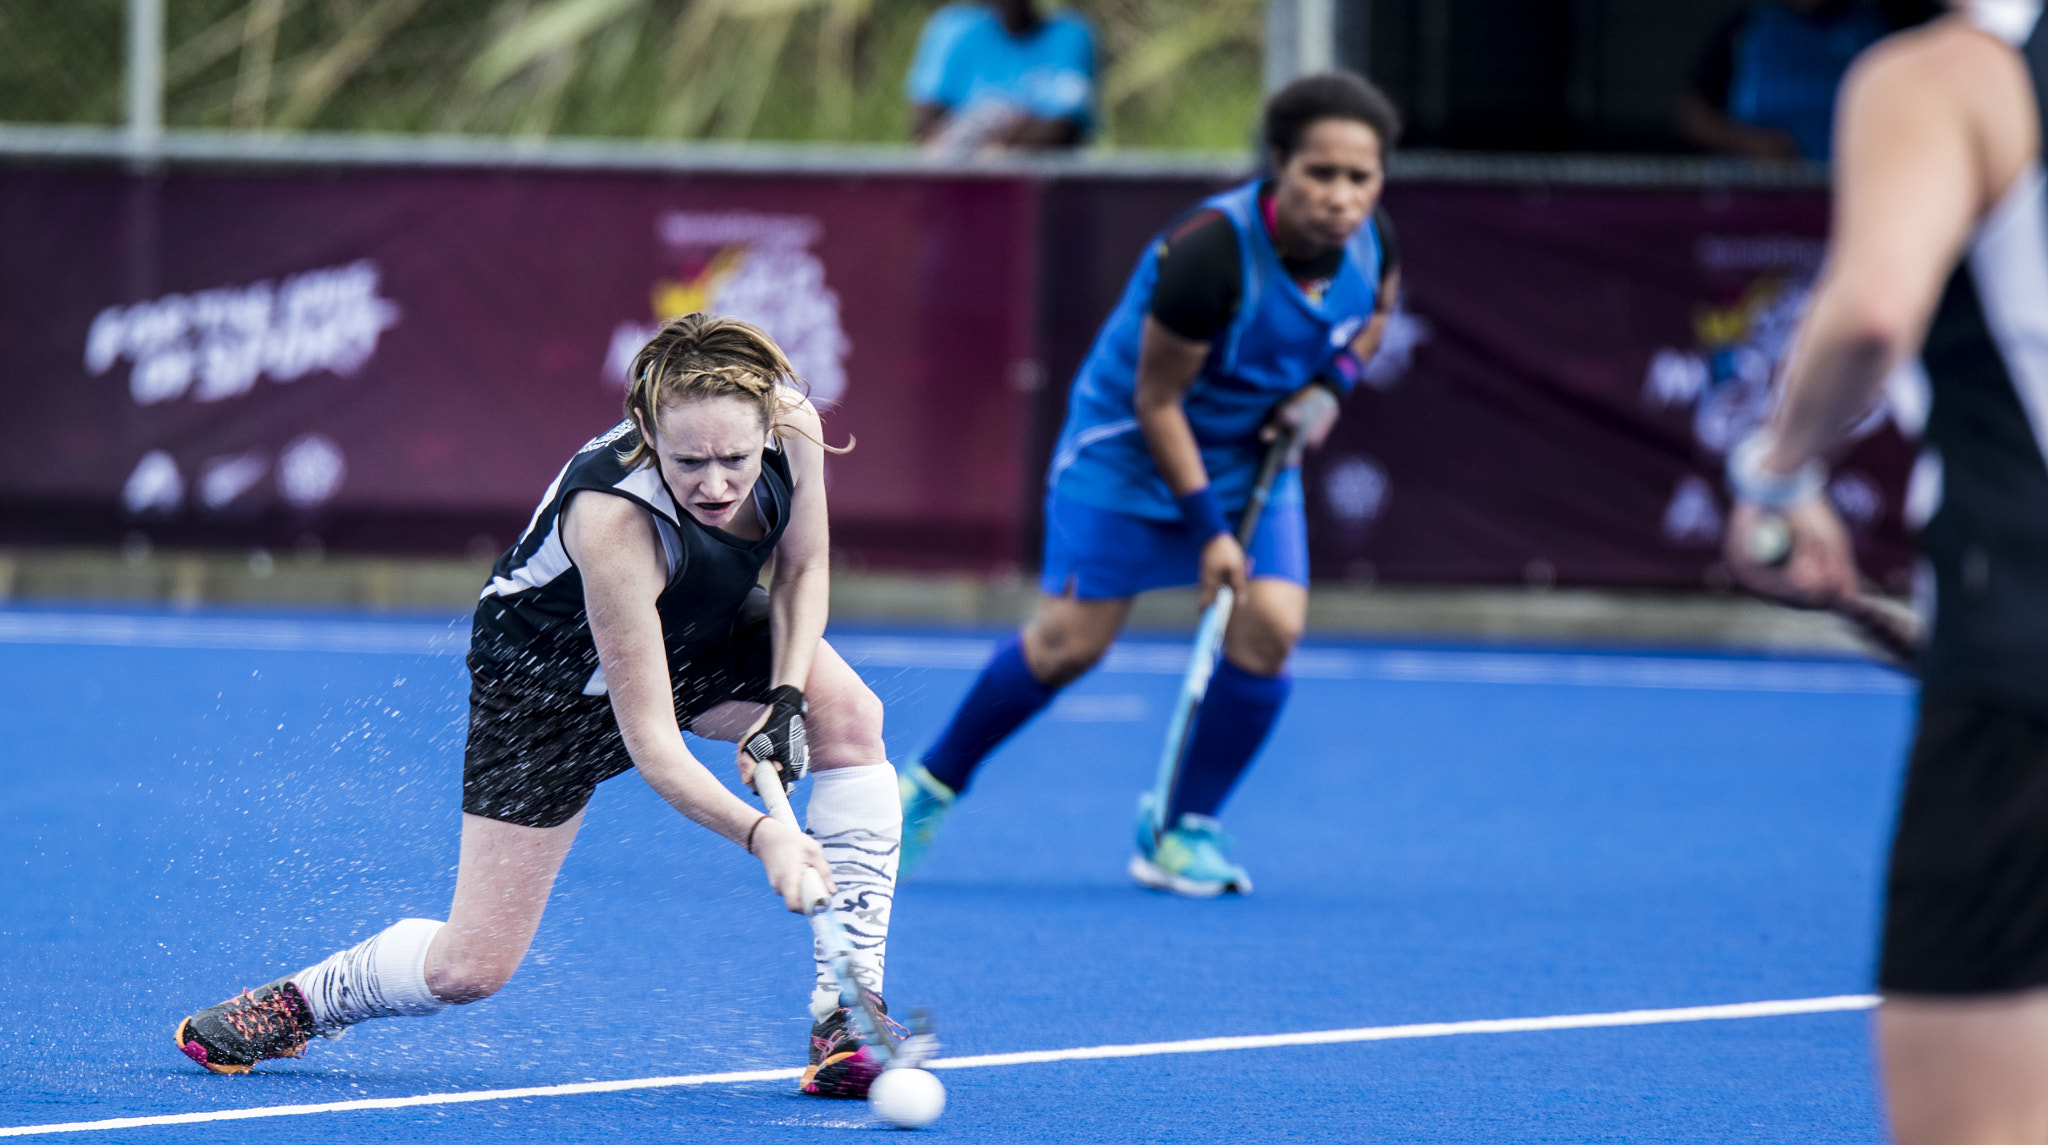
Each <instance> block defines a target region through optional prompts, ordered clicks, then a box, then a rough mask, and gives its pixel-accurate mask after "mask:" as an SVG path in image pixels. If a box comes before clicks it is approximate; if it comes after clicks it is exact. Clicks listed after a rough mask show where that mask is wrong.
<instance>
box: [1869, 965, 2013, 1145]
mask: <svg viewBox="0 0 2048 1145" xmlns="http://www.w3.org/2000/svg"><path fill="white" fill-rule="evenodd" d="M1877 1032H1878V1044H1879V1048H1880V1052H1881V1056H1882V1061H1883V1066H1884V1073H1885V1088H1886V1096H1887V1099H1888V1103H1889V1105H1890V1112H1891V1121H1892V1133H1893V1135H1894V1136H1895V1137H1896V1138H1897V1140H1898V1141H1899V1143H1900V1145H2039V1143H2040V1142H2043V1141H2048V990H2031V991H2027V992H2025V993H2020V994H2001V995H1993V996H1988V997H1970V998H1942V997H1935V996H1931V995H1890V996H1887V997H1886V998H1885V1000H1884V1004H1883V1005H1882V1006H1880V1007H1879V1008H1878V1012H1877Z"/></svg>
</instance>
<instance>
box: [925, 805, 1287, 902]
mask: <svg viewBox="0 0 2048 1145" xmlns="http://www.w3.org/2000/svg"><path fill="white" fill-rule="evenodd" d="M905 838H906V839H907V838H908V835H907V834H906V835H905ZM1229 846H1230V837H1229V836H1228V835H1225V834H1224V833H1223V825H1222V824H1221V823H1218V822H1217V821H1216V820H1215V819H1213V818H1211V817H1210V816H1207V815H1193V814H1189V815H1182V816H1181V817H1180V822H1178V823H1176V824H1174V825H1173V826H1172V827H1170V828H1168V829H1167V830H1166V831H1164V832H1162V833H1161V834H1160V835H1159V837H1158V839H1156V840H1155V839H1154V838H1153V837H1152V795H1151V793H1150V792H1147V793H1146V794H1145V795H1144V796H1143V797H1142V798H1140V799H1139V800H1138V853H1137V854H1135V855H1132V856H1131V865H1130V868H1129V869H1130V873H1131V879H1132V880H1133V881H1134V882H1136V883H1137V884H1138V885H1139V886H1141V887H1149V888H1151V889H1152V890H1155V891H1171V892H1172V893H1174V894H1177V895H1186V896H1187V897H1189V898H1201V899H1206V898H1215V897H1216V896H1217V895H1227V894H1233V895H1248V894H1250V893H1252V877H1251V874H1250V873H1249V872H1247V871H1246V870H1245V869H1244V868H1243V867H1240V866H1238V865H1237V864H1236V863H1233V862H1231V861H1230V859H1229V857H1228V856H1227V855H1225V854H1224V850H1225V849H1226V848H1228V847H1229Z"/></svg>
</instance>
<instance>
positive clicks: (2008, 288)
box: [1969, 5, 2048, 460]
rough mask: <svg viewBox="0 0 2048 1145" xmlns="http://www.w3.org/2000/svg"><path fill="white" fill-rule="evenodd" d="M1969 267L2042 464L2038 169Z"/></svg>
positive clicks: (2044, 197)
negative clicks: (2024, 411) (2032, 432)
mask: <svg viewBox="0 0 2048 1145" xmlns="http://www.w3.org/2000/svg"><path fill="white" fill-rule="evenodd" d="M2035 7H2036V9H2037V10H2038V8H2039V5H2036V6H2035ZM1969 260H1970V276H1971V278H1973V279H1975V280H1976V284H1977V304H1978V306H1979V307H1980V308H1981V309H1982V311H1983V314H1984V325H1985V326H1986V327H1987V328H1988V329H1989V330H1990V331H1991V339H1992V341H1993V342H1995V343H1996V344H1997V346H1998V355H1999V357H2001V358H2003V359H2004V360H2005V369H2006V373H2007V374H2009V375H2010V376H2011V378H2012V388H2013V392H2014V393H2016V394H2017V395H2018V396H2019V399H2020V405H2021V407H2022V408H2024V409H2025V410H2026V411H2027V424H2028V425H2029V426H2030V427H2031V428H2032V429H2033V431H2034V446H2035V448H2037V449H2039V450H2040V451H2041V455H2042V458H2043V459H2044V460H2048V177H2044V175H2043V172H2042V169H2041V165H2040V164H2039V163H2035V164H2033V165H2031V166H2030V167H2028V168H2027V170H2026V171H2025V172H2024V173H2022V174H2021V175H2020V177H2019V180H2018V182H2015V183H2014V184H2013V186H2012V190H2010V191H2007V192H2006V193H2005V198H2004V199H2002V200H2000V201H1999V204H1998V205H1997V206H1996V207H1993V208H1992V209H1991V213H1990V214H1987V215H1985V216H1984V221H1983V222H1982V223H1980V224H1979V225H1978V227H1977V234H1976V236H1975V237H1974V238H1973V239H1972V240H1971V242H1970V253H1969Z"/></svg>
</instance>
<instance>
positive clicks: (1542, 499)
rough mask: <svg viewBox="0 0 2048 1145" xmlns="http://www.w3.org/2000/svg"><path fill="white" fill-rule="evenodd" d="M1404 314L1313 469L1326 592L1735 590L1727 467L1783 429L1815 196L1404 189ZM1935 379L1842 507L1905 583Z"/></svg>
mask: <svg viewBox="0 0 2048 1145" xmlns="http://www.w3.org/2000/svg"><path fill="white" fill-rule="evenodd" d="M1388 198H1389V203H1388V208H1389V211H1390V213H1391V214H1392V215H1393V217H1394V219H1395V221H1396V224H1397V226H1398V228H1399V233H1400V237H1401V244H1402V261H1403V265H1404V267H1405V271H1404V286H1405V298H1404V301H1403V304H1402V307H1401V309H1400V311H1399V312H1398V313H1397V314H1396V316H1395V319H1394V321H1393V323H1392V326H1391V329H1390V330H1389V333H1388V337H1387V340H1386V343H1385V346H1384V348H1383V349H1382V351H1381V353H1380V355H1379V357H1378V358H1377V359H1376V360H1375V361H1374V362H1372V363H1371V364H1370V365H1369V367H1368V369H1367V371H1366V379H1365V382H1364V383H1363V384H1362V385H1361V386H1360V388H1359V392H1358V393H1357V394H1356V395H1354V396H1353V398H1352V400H1351V401H1350V402H1349V403H1348V404H1347V407H1346V409H1345V411H1344V417H1343V420H1342V422H1341V423H1340V425H1339V428H1338V430H1337V433H1336V435H1335V436H1334V438H1333V440H1332V441H1331V442H1330V444H1329V446H1328V447H1327V448H1326V449H1325V450H1324V451H1323V452H1322V454H1321V456H1319V457H1317V458H1316V459H1315V461H1314V462H1313V464H1312V465H1311V467H1310V471H1309V473H1308V474H1307V476H1308V479H1309V480H1308V487H1309V490H1310V497H1309V503H1310V511H1311V525H1312V530H1313V532H1312V535H1313V536H1314V537H1315V538H1316V541H1317V544H1316V545H1315V546H1313V553H1314V557H1315V569H1316V572H1317V574H1318V575H1319V576H1322V577H1325V578H1342V579H1352V580H1374V579H1384V580H1388V581H1405V582H1418V581H1434V582H1442V581H1466V582H1492V583H1501V582H1514V581H1522V582H1525V583H1531V584H1537V585H1549V584H1554V583H1567V584H1600V585H1619V586H1642V587H1668V588H1699V587H1703V586H1704V587H1719V586H1725V585H1726V584H1727V582H1728V574H1727V570H1726V568H1725V566H1723V565H1722V563H1721V561H1720V559H1719V552H1720V546H1721V538H1722V529H1723V524H1724V522H1725V519H1726V514H1727V511H1728V508H1729V502H1728V498H1727V495H1726V491H1725V487H1724V483H1723V480H1722V476H1721V475H1722V470H1723V467H1724V464H1725V457H1726V453H1727V451H1728V449H1729V448H1730V447H1731V446H1732V445H1733V444H1734V443H1735V442H1736V441H1738V440H1740V439H1741V438H1742V437H1743V436H1744V435H1745V434H1747V433H1748V432H1749V431H1750V430H1751V429H1753V428H1754V427H1755V426H1756V425H1758V424H1759V423H1760V422H1761V421H1762V419H1763V418H1764V417H1765V416H1766V415H1767V413H1768V411H1769V409H1770V405H1771V402H1772V398H1773V394H1774V389H1773V385H1774V379H1775V376H1776V374H1777V369H1778V365H1779V363H1780V362H1781V360H1782V358H1783V355H1784V352H1785V349H1786V344H1787V342H1788V340H1789V339H1790V337H1791V334H1792V332H1793V329H1794V327H1795V325H1796V323H1797V321H1798V319H1799V316H1800V314H1801V313H1802V311H1803V310H1804V308H1805V302H1806V299H1807V295H1808V292H1809V290H1810V289H1811V286H1812V283H1813V278H1814V274H1815V272H1816V271H1817V270H1818V268H1819V264H1820V257H1821V253H1822V250H1823V247H1824V237H1825V233H1826V225H1827V200H1826V197H1825V196H1824V195H1822V194H1819V193H1760V192H1749V193H1741V194H1731V193H1729V192H1726V191H1719V192H1700V191H1672V190H1660V191H1611V190H1599V191H1596V190H1571V191H1567V190H1555V191H1543V190H1535V189H1520V188H1474V187H1452V186H1429V185H1424V186H1400V187H1396V188H1394V189H1393V190H1392V191H1391V192H1390V194H1389V197H1388ZM1926 408H1927V399H1926V389H1925V379H1924V375H1921V374H1919V372H1918V370H1917V367H1914V368H1911V369H1906V370H1901V371H1900V372H1899V373H1898V374H1897V375H1895V376H1894V378H1893V379H1891V381H1890V383H1889V384H1888V385H1887V386H1886V400H1885V401H1884V402H1883V403H1882V404H1881V405H1880V406H1879V407H1878V408H1877V409H1875V410H1873V411H1872V413H1871V415H1870V416H1869V417H1868V418H1866V419H1865V420H1864V422H1863V423H1862V425H1860V426H1859V427H1858V429H1857V432H1856V437H1857V441H1856V443H1855V444H1854V445H1853V447H1852V448H1850V449H1849V450H1848V451H1847V453H1846V456H1844V457H1843V458H1842V459H1841V461H1840V464H1839V465H1838V466H1837V467H1836V469H1835V475H1834V479H1833V483H1832V485H1831V487H1830V490H1829V492H1830V495H1831V497H1832V499H1833V501H1834V504H1835V506H1836V507H1837V508H1838V509H1839V510H1840V511H1841V513H1842V516H1843V518H1844V519H1845V520H1846V521H1847V523H1848V524H1849V526H1850V528H1851V530H1852V532H1853V533H1854V535H1855V537H1856V541H1857V545H1858V548H1859V556H1860V558H1861V560H1862V562H1863V567H1864V568H1865V570H1866V571H1867V572H1870V573H1872V574H1873V575H1875V576H1876V577H1878V578H1879V579H1880V580H1881V581H1882V582H1883V583H1885V584H1886V585H1887V586H1888V587H1890V588H1893V589H1895V590H1903V589H1904V588H1906V587H1907V585H1908V583H1909V581H1910V575H1911V573H1910V566H1911V554H1910V546H1909V542H1908V540H1907V533H1906V528H1905V522H1904V519H1903V517H1904V513H1903V502H1904V493H1905V488H1906V483H1907V475H1908V472H1909V470H1910V469H1911V465H1912V460H1913V447H1912V445H1911V444H1910V442H1911V439H1913V438H1915V437H1917V436H1918V434H1919V430H1920V427H1921V425H1922V423H1923V422H1924V420H1925V414H1926Z"/></svg>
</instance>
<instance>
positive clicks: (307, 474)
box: [277, 433, 348, 509]
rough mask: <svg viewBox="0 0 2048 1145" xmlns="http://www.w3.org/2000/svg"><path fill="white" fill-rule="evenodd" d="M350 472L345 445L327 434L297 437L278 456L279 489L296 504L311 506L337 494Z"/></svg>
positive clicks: (296, 505) (295, 505) (303, 507)
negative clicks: (337, 443)
mask: <svg viewBox="0 0 2048 1145" xmlns="http://www.w3.org/2000/svg"><path fill="white" fill-rule="evenodd" d="M347 475H348V462H347V460H346V459H344V458H343V457H342V455H341V447H340V446H339V445H336V444H334V440H333V439H332V438H330V437H328V436H326V435H325V434H319V433H309V434H305V435H303V436H301V437H297V438H294V439H292V442H291V444H289V445H287V446H285V447H284V452H283V453H281V454H279V455H278V457H277V491H278V492H279V493H282V494H283V495H284V499H285V500H286V501H289V502H291V504H292V505H293V507H295V508H299V509H310V508H312V507H313V506H315V505H318V504H320V503H322V502H324V501H326V500H327V499H328V498H330V497H332V496H334V493H335V490H337V489H340V488H341V479H342V478H343V477H345V476H347Z"/></svg>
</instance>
